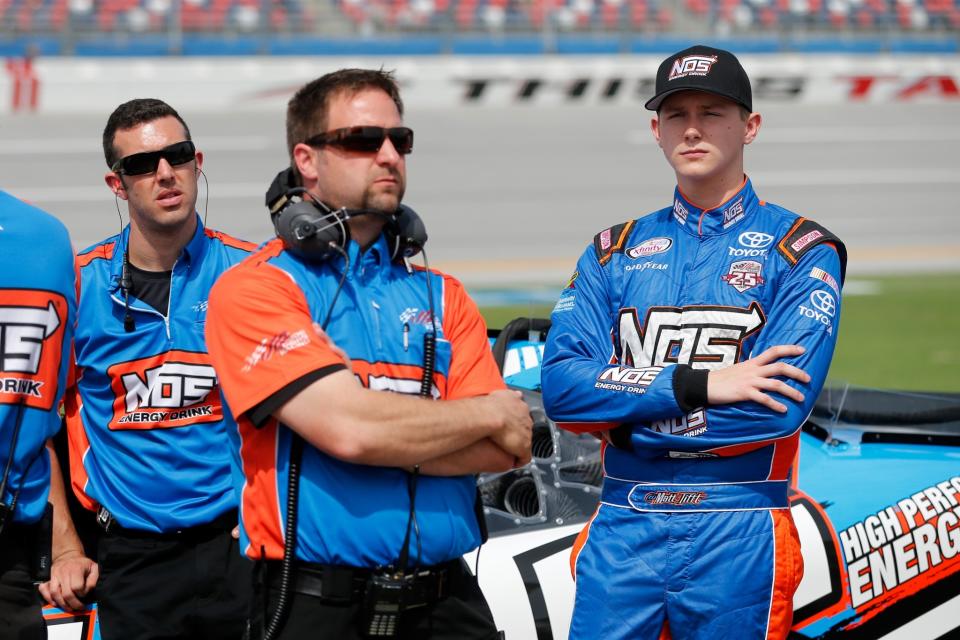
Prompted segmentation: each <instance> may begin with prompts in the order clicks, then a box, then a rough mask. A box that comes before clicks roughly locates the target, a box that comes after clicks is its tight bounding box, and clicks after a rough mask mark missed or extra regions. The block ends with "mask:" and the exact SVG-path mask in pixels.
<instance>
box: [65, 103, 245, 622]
mask: <svg viewBox="0 0 960 640" xmlns="http://www.w3.org/2000/svg"><path fill="white" fill-rule="evenodd" d="M103 151H104V155H105V158H106V163H107V167H108V169H109V170H108V171H107V173H106V175H105V181H106V184H107V187H109V189H110V190H111V191H112V192H113V194H115V196H116V197H117V198H119V199H122V200H125V201H126V202H127V210H128V212H129V224H128V225H127V226H126V227H124V228H123V230H122V232H121V233H120V234H119V235H117V236H113V237H111V238H108V239H106V240H104V241H102V242H99V243H97V244H95V245H93V246H92V247H90V248H88V249H86V250H84V251H82V252H81V253H80V254H79V256H78V257H77V261H78V267H79V270H78V271H79V283H78V285H79V286H78V289H79V308H78V319H77V329H76V337H75V362H76V370H75V375H74V378H75V381H74V383H73V386H72V387H71V388H70V390H69V391H68V392H67V397H66V408H67V427H68V433H69V445H70V459H71V460H70V462H71V476H72V484H73V488H74V491H75V493H76V495H77V497H78V498H79V500H80V502H81V503H82V504H83V505H84V506H85V507H86V508H88V509H90V510H93V511H96V513H97V522H98V524H99V525H100V528H101V529H102V530H103V536H102V538H101V540H100V544H99V549H98V557H97V564H98V565H99V567H98V568H99V581H98V582H97V584H96V589H97V600H98V604H99V616H100V628H101V633H102V636H103V638H104V639H105V640H110V639H113V638H116V639H124V640H126V639H129V638H138V639H146V638H173V637H176V638H204V639H210V638H231V639H235V638H238V637H240V636H241V635H242V633H243V632H244V630H245V628H246V618H247V615H248V606H249V594H250V587H251V584H252V578H251V563H249V562H247V561H246V560H244V559H242V558H241V557H240V555H239V550H238V548H237V541H236V539H235V538H234V537H233V536H232V535H231V533H232V531H233V529H234V528H235V527H236V525H237V522H238V515H237V499H236V494H235V492H234V490H233V484H232V481H231V472H230V462H229V458H230V454H229V451H228V447H229V441H228V439H227V436H226V431H227V429H228V428H232V426H233V425H232V421H231V419H230V418H229V417H227V416H226V415H225V412H224V409H223V407H222V403H221V399H220V391H219V383H218V380H217V375H216V373H215V372H214V369H213V366H212V364H211V362H210V358H209V356H208V355H207V347H206V344H205V340H204V324H205V321H206V314H207V299H208V296H209V292H210V287H211V286H213V283H214V281H215V280H216V279H217V278H218V277H219V276H220V274H221V273H223V272H224V271H225V270H227V269H228V268H230V266H232V265H233V264H235V263H237V262H239V261H240V260H241V259H242V258H244V257H246V256H247V255H248V254H249V252H250V251H251V250H252V249H253V248H254V246H253V245H252V244H250V243H247V242H242V241H239V240H235V239H233V238H231V237H229V236H227V235H225V234H223V233H220V232H218V231H213V230H212V229H207V228H204V225H203V223H202V222H201V220H200V217H199V215H198V214H197V212H196V201H197V192H198V178H199V176H200V175H201V165H202V162H203V154H202V153H201V152H200V151H197V150H196V148H195V147H194V144H193V142H192V140H191V137H190V131H189V129H188V128H187V125H186V123H185V122H184V121H183V119H182V118H181V117H180V115H179V114H178V113H177V112H176V111H175V110H174V109H173V108H172V107H170V106H169V105H168V104H166V103H164V102H162V101H160V100H155V99H137V100H132V101H129V102H126V103H124V104H122V105H120V106H119V107H117V109H116V110H115V111H114V112H113V113H112V114H111V115H110V118H109V119H108V120H107V125H106V128H105V129H104V132H103ZM119 212H120V211H119V206H118V209H117V213H118V214H119ZM54 546H55V547H58V548H59V549H60V550H61V551H60V553H58V561H57V562H56V563H55V566H54V568H53V572H52V574H53V575H52V579H51V581H50V584H49V585H47V592H48V594H49V597H50V599H51V601H53V602H55V603H56V604H58V605H60V606H68V607H69V606H76V604H78V603H79V601H78V600H77V597H78V596H82V595H84V592H86V591H87V590H88V589H89V587H90V586H91V585H90V583H91V582H92V581H91V580H89V579H88V578H89V575H90V572H91V571H93V569H94V568H93V563H92V561H90V560H89V559H87V558H84V557H83V554H82V551H81V549H80V545H79V542H78V541H76V540H69V539H66V540H65V539H55V541H54ZM71 548H72V551H71Z"/></svg>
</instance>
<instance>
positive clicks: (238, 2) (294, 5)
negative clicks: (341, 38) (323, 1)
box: [0, 0, 313, 33]
mask: <svg viewBox="0 0 960 640" xmlns="http://www.w3.org/2000/svg"><path fill="white" fill-rule="evenodd" d="M177 10H179V20H180V27H181V28H182V29H183V31H185V32H195V31H196V32H217V33H219V32H224V31H227V32H239V33H243V32H256V31H269V32H276V31H309V30H310V29H311V28H312V26H313V20H312V16H311V13H310V11H309V10H308V8H307V7H306V6H305V5H304V3H303V2H301V1H300V0H0V25H2V29H0V32H7V33H11V32H12V33H44V32H49V33H59V32H62V31H64V30H65V29H66V28H68V26H69V28H70V29H71V30H72V31H75V32H78V33H84V32H90V31H98V32H116V31H121V32H132V33H140V32H165V31H169V30H170V29H171V28H172V27H174V26H176V25H175V24H174V20H176V19H177V17H176V16H177Z"/></svg>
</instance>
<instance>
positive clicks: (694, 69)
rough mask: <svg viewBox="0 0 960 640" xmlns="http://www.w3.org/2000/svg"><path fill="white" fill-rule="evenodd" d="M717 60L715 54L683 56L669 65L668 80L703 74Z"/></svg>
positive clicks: (708, 70)
mask: <svg viewBox="0 0 960 640" xmlns="http://www.w3.org/2000/svg"><path fill="white" fill-rule="evenodd" d="M716 61H717V56H684V57H682V58H680V59H679V60H674V61H673V66H672V67H670V76H669V77H668V78H667V80H668V81H670V80H677V79H678V78H684V77H686V76H705V75H707V74H708V73H710V69H711V68H712V67H713V65H714V63H715V62H716Z"/></svg>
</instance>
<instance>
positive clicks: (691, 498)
mask: <svg viewBox="0 0 960 640" xmlns="http://www.w3.org/2000/svg"><path fill="white" fill-rule="evenodd" d="M706 499H707V494H706V492H704V491H647V492H646V493H645V494H643V501H644V502H646V503H647V504H668V505H672V506H675V507H685V506H687V505H698V504H700V503H701V502H703V501H704V500H706Z"/></svg>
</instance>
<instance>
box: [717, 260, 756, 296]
mask: <svg viewBox="0 0 960 640" xmlns="http://www.w3.org/2000/svg"><path fill="white" fill-rule="evenodd" d="M762 274H763V265H762V264H760V263H759V262H757V261H755V260H741V261H740V262H734V263H733V264H731V265H730V269H729V271H727V273H726V274H724V275H722V276H720V279H721V280H723V281H724V282H726V283H727V284H729V285H730V286H731V287H733V288H734V289H736V290H737V291H739V292H740V293H743V292H744V291H749V290H750V289H753V288H754V287H756V286H759V285H761V284H763V275H762Z"/></svg>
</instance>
